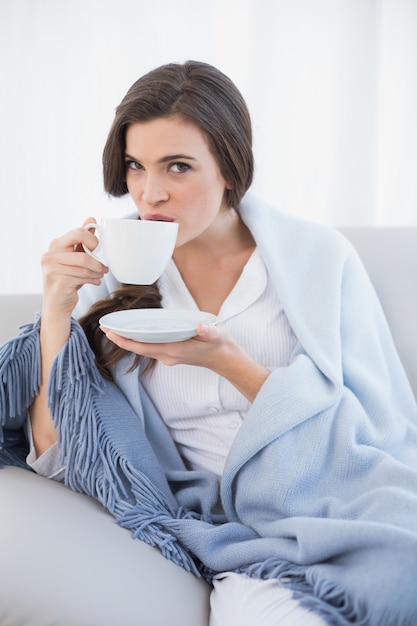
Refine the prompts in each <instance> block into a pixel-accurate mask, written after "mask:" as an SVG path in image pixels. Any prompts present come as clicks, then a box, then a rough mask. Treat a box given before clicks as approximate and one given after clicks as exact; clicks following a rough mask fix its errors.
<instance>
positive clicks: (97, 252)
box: [81, 222, 106, 264]
mask: <svg viewBox="0 0 417 626" xmlns="http://www.w3.org/2000/svg"><path fill="white" fill-rule="evenodd" d="M93 228H94V229H95V230H96V231H98V233H99V235H100V237H99V238H98V245H97V247H96V248H94V250H90V248H87V246H85V245H84V244H81V245H82V247H83V250H84V252H86V253H87V254H89V255H90V256H92V257H93V259H97V261H100V263H104V264H106V260H105V258H104V250H103V244H102V243H101V237H102V231H101V226H100V224H96V223H95V222H91V223H90V224H86V225H85V226H84V229H85V230H92V229H93Z"/></svg>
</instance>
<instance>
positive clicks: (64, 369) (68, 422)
mask: <svg viewBox="0 0 417 626" xmlns="http://www.w3.org/2000/svg"><path fill="white" fill-rule="evenodd" d="M113 392H114V386H111V385H110V384H109V383H108V382H107V381H105V380H104V379H102V378H101V376H100V374H99V373H98V370H97V368H96V367H95V363H94V355H93V353H92V351H91V349H90V346H89V345H88V342H87V339H86V337H85V335H84V332H83V331H82V330H81V328H80V327H79V325H78V324H77V323H76V322H73V324H72V328H71V336H70V339H69V341H68V342H67V344H66V345H65V346H64V348H63V349H62V350H61V352H60V354H59V355H58V356H57V358H56V360H55V362H54V364H53V369H52V372H51V376H50V383H49V387H48V396H49V403H50V409H51V412H52V415H53V418H54V423H55V425H56V427H58V429H59V446H60V449H61V456H62V462H63V463H65V464H66V478H65V480H66V484H67V485H68V486H69V487H70V488H71V489H72V490H73V491H79V492H82V493H86V494H87V495H89V496H91V497H93V498H95V499H96V500H98V501H99V502H100V503H101V504H102V505H103V506H104V507H105V508H106V509H108V510H109V511H110V512H111V513H112V514H113V515H114V517H115V519H116V521H117V523H118V524H119V525H121V526H123V527H124V528H128V529H129V530H131V532H132V535H133V538H135V539H141V540H142V541H145V542H146V543H148V544H149V545H152V546H156V547H158V548H159V549H160V550H161V552H162V554H163V555H164V556H165V557H166V558H168V559H169V560H171V561H173V562H174V563H176V564H177V565H180V566H181V567H183V568H184V569H186V570H187V571H191V572H193V573H194V574H196V575H198V576H199V575H200V574H199V571H198V568H197V566H196V564H195V563H194V561H193V558H192V557H191V555H190V554H189V553H188V552H187V551H186V550H185V549H184V548H183V547H182V546H181V545H180V544H179V543H178V541H177V539H176V538H175V536H174V535H173V534H172V533H171V532H169V529H168V527H169V523H170V520H172V519H173V518H175V517H176V512H175V510H174V509H173V507H172V506H171V505H170V504H169V503H168V501H167V499H166V497H165V496H164V494H163V493H162V491H161V490H160V489H159V488H158V487H157V486H156V485H155V484H154V483H153V482H152V481H150V480H149V478H148V477H147V476H146V475H145V474H144V473H143V472H142V471H140V470H139V469H138V468H136V467H133V466H132V465H131V464H130V463H129V462H128V461H126V460H125V459H124V458H123V457H122V455H121V454H120V453H119V452H118V451H116V449H115V447H114V444H113V443H112V441H110V438H109V436H108V434H107V433H106V429H105V426H103V420H102V418H101V416H100V414H99V411H98V410H97V406H96V405H97V398H98V397H99V396H103V395H105V394H109V395H111V394H112V393H113ZM121 397H122V396H121ZM128 406H129V409H130V410H132V409H131V408H130V405H128V403H127V401H126V411H128ZM111 417H112V418H113V419H117V417H116V416H114V415H112V416H111ZM135 420H137V418H136V416H135ZM143 440H144V442H145V436H144V435H143ZM144 445H145V443H144ZM146 445H147V444H146ZM180 514H183V515H186V513H185V512H183V511H181V512H180Z"/></svg>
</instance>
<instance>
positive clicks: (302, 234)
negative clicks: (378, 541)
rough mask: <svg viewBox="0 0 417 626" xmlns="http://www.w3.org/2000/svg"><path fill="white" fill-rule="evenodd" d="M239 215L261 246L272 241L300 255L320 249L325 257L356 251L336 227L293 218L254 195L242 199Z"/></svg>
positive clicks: (273, 243) (296, 217)
mask: <svg viewBox="0 0 417 626" xmlns="http://www.w3.org/2000/svg"><path fill="white" fill-rule="evenodd" d="M239 212H240V215H241V217H242V219H243V221H244V222H245V223H246V225H247V226H248V227H249V230H250V231H251V232H252V234H253V236H254V238H255V240H256V241H257V242H258V243H259V242H261V241H262V242H268V241H270V242H271V244H272V245H275V246H280V247H284V249H288V250H290V249H294V251H297V253H298V254H299V253H300V252H302V249H303V250H308V251H309V252H311V251H312V250H314V249H321V250H322V251H326V254H332V252H333V253H334V254H335V253H338V254H342V255H343V256H345V255H350V254H351V253H352V252H353V247H352V245H351V244H350V242H349V241H348V239H347V238H346V237H345V236H344V235H343V234H342V233H340V232H339V231H338V230H337V228H335V227H334V226H330V225H327V224H323V223H320V222H315V221H313V220H308V219H305V218H301V217H298V216H294V215H291V214H290V213H287V212H285V211H283V210H282V209H280V208H277V207H276V206H274V205H273V204H272V203H269V202H266V201H265V200H263V199H260V198H259V197H257V196H255V195H252V194H247V195H246V196H245V197H244V198H243V200H242V202H241V205H240V207H239Z"/></svg>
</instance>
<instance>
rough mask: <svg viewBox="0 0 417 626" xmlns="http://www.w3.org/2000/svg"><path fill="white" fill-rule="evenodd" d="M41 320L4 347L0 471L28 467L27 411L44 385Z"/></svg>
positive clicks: (0, 375)
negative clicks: (2, 468)
mask: <svg viewBox="0 0 417 626" xmlns="http://www.w3.org/2000/svg"><path fill="white" fill-rule="evenodd" d="M40 376H41V373H40V348H39V318H38V319H37V320H35V322H34V323H33V324H26V325H25V326H22V327H21V331H20V334H19V335H17V337H14V338H13V339H10V340H9V341H7V342H6V343H5V344H3V345H2V346H1V347H0V383H1V384H0V467H4V466H5V465H15V466H17V467H22V468H24V469H29V467H28V465H27V464H26V461H25V459H26V456H27V453H28V447H27V445H26V440H25V437H24V434H23V430H22V429H23V426H24V424H25V422H26V419H27V409H28V407H29V406H30V404H31V402H32V400H33V398H34V397H35V395H36V394H37V392H38V389H39V385H40Z"/></svg>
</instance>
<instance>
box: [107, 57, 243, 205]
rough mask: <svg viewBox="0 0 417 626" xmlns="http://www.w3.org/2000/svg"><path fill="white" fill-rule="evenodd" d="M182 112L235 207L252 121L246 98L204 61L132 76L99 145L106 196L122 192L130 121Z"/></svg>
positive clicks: (163, 67) (228, 202)
mask: <svg viewBox="0 0 417 626" xmlns="http://www.w3.org/2000/svg"><path fill="white" fill-rule="evenodd" d="M173 115H182V116H184V117H186V118H187V119H189V120H191V121H192V122H194V123H195V124H196V125H197V126H198V127H199V128H200V129H201V130H202V131H203V132H204V134H205V136H206V138H207V142H208V146H209V148H210V150H211V152H212V154H213V156H214V158H215V159H216V162H217V164H218V166H219V168H220V172H221V174H222V176H223V178H224V179H225V180H226V181H227V182H228V184H229V185H230V186H231V189H230V190H229V189H227V190H226V192H225V193H226V196H225V200H226V203H227V205H228V206H230V207H234V208H236V209H237V208H238V207H239V203H240V201H241V199H242V197H243V195H244V194H245V193H246V191H247V190H248V189H249V187H250V185H251V183H252V178H253V169H254V160H253V152H252V126H251V120H250V115H249V112H248V109H247V106H246V103H245V101H244V99H243V97H242V95H241V93H240V91H239V90H238V89H237V87H236V86H235V85H234V84H233V82H232V81H231V80H230V78H228V77H227V76H226V75H225V74H223V73H222V72H220V71H219V70H218V69H216V68H215V67H213V66H211V65H208V64H207V63H201V62H197V61H187V62H186V63H184V64H183V65H179V64H175V63H171V64H168V65H163V66H161V67H158V68H156V69H154V70H152V71H151V72H149V73H148V74H145V76H142V77H141V78H139V80H137V81H136V82H135V83H134V84H133V85H132V87H131V88H130V89H129V91H128V92H127V94H126V96H125V97H124V98H123V100H122V102H121V103H120V105H119V106H118V107H117V109H116V117H115V120H114V122H113V125H112V127H111V129H110V133H109V136H108V139H107V142H106V145H105V148H104V154H103V173H104V188H105V190H106V191H107V193H109V194H110V195H112V196H122V195H124V194H126V193H127V192H128V190H127V186H126V180H125V178H126V172H125V167H126V166H125V147H126V144H125V138H126V131H127V128H128V127H129V125H130V124H133V123H135V122H147V121H150V120H153V119H156V118H158V117H171V116H173Z"/></svg>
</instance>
